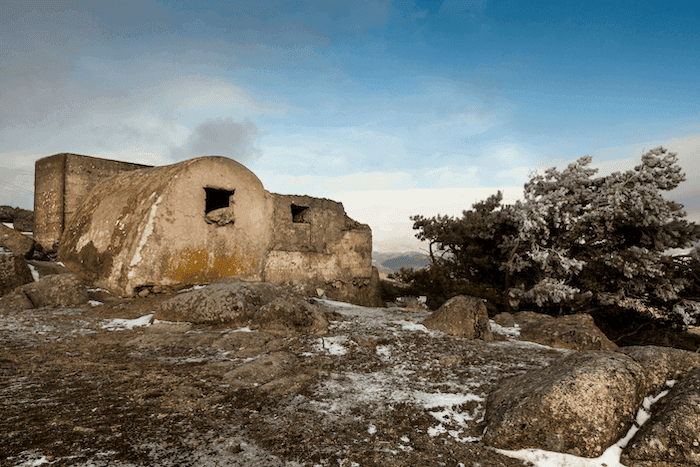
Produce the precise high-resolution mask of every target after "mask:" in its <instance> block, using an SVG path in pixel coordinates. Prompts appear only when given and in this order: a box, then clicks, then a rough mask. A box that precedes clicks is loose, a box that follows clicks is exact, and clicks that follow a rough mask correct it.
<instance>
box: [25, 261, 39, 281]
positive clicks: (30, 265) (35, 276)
mask: <svg viewBox="0 0 700 467" xmlns="http://www.w3.org/2000/svg"><path fill="white" fill-rule="evenodd" d="M27 266H29V270H30V271H31V272H32V277H33V278H34V282H39V279H41V277H40V276H39V271H37V270H36V267H35V266H34V265H32V264H27Z"/></svg>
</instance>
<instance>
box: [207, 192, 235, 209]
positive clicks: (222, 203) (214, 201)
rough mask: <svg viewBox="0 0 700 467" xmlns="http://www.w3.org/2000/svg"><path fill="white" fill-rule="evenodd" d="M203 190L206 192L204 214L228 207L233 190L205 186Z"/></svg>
mask: <svg viewBox="0 0 700 467" xmlns="http://www.w3.org/2000/svg"><path fill="white" fill-rule="evenodd" d="M204 191H205V193H206V194H207V196H206V205H205V208H204V214H209V213H210V212H211V211H215V210H217V209H221V208H227V207H229V205H230V203H231V196H232V195H233V190H220V189H218V188H205V189H204Z"/></svg>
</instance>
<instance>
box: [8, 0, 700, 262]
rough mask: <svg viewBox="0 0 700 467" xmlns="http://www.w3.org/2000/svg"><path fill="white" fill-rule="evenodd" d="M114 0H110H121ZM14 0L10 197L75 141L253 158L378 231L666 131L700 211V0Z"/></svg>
mask: <svg viewBox="0 0 700 467" xmlns="http://www.w3.org/2000/svg"><path fill="white" fill-rule="evenodd" d="M103 3H104V4H103ZM103 3H100V2H83V1H61V0H57V1H52V2H44V1H28V0H19V1H13V0H0V71H1V74H0V204H14V205H20V206H22V207H26V208H31V207H32V194H31V191H32V186H33V167H34V162H35V161H36V160H37V159H38V158H40V157H44V156H47V155H51V154H55V153H59V152H74V153H78V154H86V155H91V156H96V157H105V158H111V159H119V160H127V161H132V162H139V163H144V164H153V165H162V164H170V163H173V162H177V161H181V160H184V159H188V158H191V157H196V156H201V155H207V154H216V155H224V156H228V157H231V158H234V159H236V160H238V161H240V162H242V163H243V164H244V165H246V166H247V167H248V168H250V169H251V170H252V171H253V172H255V173H256V175H258V177H259V178H260V179H261V180H262V182H263V184H264V186H265V188H266V189H268V190H270V191H273V192H279V193H290V194H309V195H312V196H319V197H325V198H331V199H335V200H339V201H342V202H343V204H344V205H345V207H346V211H348V213H349V215H350V216H351V217H353V218H355V219H357V220H359V221H362V222H366V223H369V224H370V226H371V227H372V229H373V232H374V238H375V245H376V247H377V248H378V249H383V250H391V249H396V250H400V249H404V248H413V247H415V246H417V241H416V240H415V239H413V232H412V230H411V221H410V219H408V216H409V215H412V214H418V213H420V214H425V215H434V214H437V213H442V214H454V215H456V214H459V213H460V212H461V210H462V209H464V208H469V207H470V206H471V204H472V203H473V202H474V201H476V200H478V199H483V198H485V197H486V196H488V195H489V194H491V193H493V192H495V191H496V190H498V189H503V190H505V192H506V195H507V198H509V199H515V198H517V197H518V194H519V192H520V191H521V189H522V184H523V183H524V182H525V181H526V180H527V177H528V173H529V172H530V171H532V170H537V169H542V168H545V167H550V166H554V165H559V166H561V165H563V164H566V163H568V162H571V161H573V160H575V159H576V158H578V157H580V156H583V155H585V154H590V155H592V156H593V157H594V162H595V163H596V164H597V165H598V166H599V167H600V168H601V172H603V173H605V172H611V171H613V170H626V169H631V168H632V167H633V166H634V165H635V164H636V163H637V161H639V159H640V156H641V154H642V151H643V150H644V149H645V148H646V149H650V148H652V147H655V146H658V145H660V144H663V145H665V146H667V147H669V148H671V149H672V150H674V151H677V152H678V153H679V158H680V162H681V165H682V167H683V168H684V169H685V171H686V173H687V175H688V181H687V182H686V183H685V184H684V185H683V186H681V187H680V188H679V189H677V190H676V191H675V192H674V193H672V194H671V196H670V197H672V198H673V199H676V200H678V201H680V202H682V203H684V204H685V205H686V209H687V211H688V212H689V217H690V218H692V219H694V220H700V191H699V189H698V187H700V86H699V85H698V84H699V83H698V77H699V76H700V27H698V24H700V4H698V3H697V2H673V3H672V4H671V5H668V4H666V2H639V1H635V2H631V1H630V2H623V1H616V2H609V1H608V2H595V1H589V2H571V4H570V5H567V3H568V2H554V1H552V2H537V1H534V2H517V1H516V2H506V1H456V0H445V1H436V2H432V1H423V0H420V1H410V0H400V1H394V2H352V3H347V2H333V1H318V2H301V1H296V2H290V1H279V2H261V1H260V0H255V1H245V0H244V1H236V2H222V1H198V2H186V1H162V2H153V1H149V0H139V1H131V0H126V1H119V2H109V1H107V2H103Z"/></svg>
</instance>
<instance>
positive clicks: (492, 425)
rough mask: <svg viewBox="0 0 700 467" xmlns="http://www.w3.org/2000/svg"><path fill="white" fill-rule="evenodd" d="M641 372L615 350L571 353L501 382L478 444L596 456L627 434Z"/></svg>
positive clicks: (637, 399)
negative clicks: (543, 366) (480, 441)
mask: <svg viewBox="0 0 700 467" xmlns="http://www.w3.org/2000/svg"><path fill="white" fill-rule="evenodd" d="M645 371H646V370H645V369H644V368H643V367H642V366H641V365H640V364H639V363H637V362H636V361H634V360H633V359H632V358H631V357H629V356H627V355H624V354H621V353H617V352H598V351H587V352H576V353H573V354H571V355H568V356H566V357H563V358H561V359H559V360H557V361H555V362H553V363H552V365H550V366H549V367H547V368H543V369H541V370H536V371H532V372H529V373H526V374H524V375H522V376H518V377H515V378H511V379H508V380H505V381H503V382H502V383H501V385H500V386H499V387H498V389H496V390H495V391H494V392H493V393H492V394H490V395H489V397H488V401H487V406H486V417H485V420H486V424H487V429H486V433H485V435H484V438H483V442H484V443H485V444H487V445H490V446H494V447H497V448H502V449H511V450H518V449H525V448H539V449H545V450H548V451H556V452H562V453H568V454H573V455H576V456H582V457H597V456H599V455H601V454H602V453H603V451H604V450H605V449H606V448H607V447H609V446H610V445H612V444H613V443H615V442H616V441H617V440H618V439H620V438H621V437H622V436H624V435H625V433H626V432H627V431H628V430H629V428H630V426H631V425H632V422H633V420H634V417H635V415H636V413H637V409H638V407H639V405H640V404H641V402H642V400H643V398H644V396H645V395H646V394H645V393H644V389H645V387H646V384H645V377H644V373H645Z"/></svg>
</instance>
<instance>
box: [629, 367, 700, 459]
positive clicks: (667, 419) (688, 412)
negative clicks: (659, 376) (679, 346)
mask: <svg viewBox="0 0 700 467" xmlns="http://www.w3.org/2000/svg"><path fill="white" fill-rule="evenodd" d="M621 460H622V462H623V463H625V465H633V464H634V462H636V461H644V462H657V464H654V465H659V464H658V462H659V461H664V462H676V463H680V465H684V466H692V465H700V369H696V370H694V371H692V372H691V373H689V374H687V375H686V376H685V377H684V378H683V379H682V380H680V381H679V382H678V383H677V384H676V385H674V387H673V388H672V389H671V390H670V391H669V393H668V394H667V395H666V396H665V397H663V398H662V399H661V400H660V401H659V402H657V403H656V404H655V405H654V406H653V407H652V417H651V419H650V420H649V421H647V422H646V423H645V424H644V425H642V427H641V428H640V429H639V431H638V432H637V434H636V435H635V436H634V437H633V438H632V440H631V441H630V442H629V444H628V445H627V447H626V448H625V450H624V451H623V454H622V458H621Z"/></svg>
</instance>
